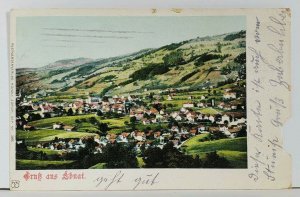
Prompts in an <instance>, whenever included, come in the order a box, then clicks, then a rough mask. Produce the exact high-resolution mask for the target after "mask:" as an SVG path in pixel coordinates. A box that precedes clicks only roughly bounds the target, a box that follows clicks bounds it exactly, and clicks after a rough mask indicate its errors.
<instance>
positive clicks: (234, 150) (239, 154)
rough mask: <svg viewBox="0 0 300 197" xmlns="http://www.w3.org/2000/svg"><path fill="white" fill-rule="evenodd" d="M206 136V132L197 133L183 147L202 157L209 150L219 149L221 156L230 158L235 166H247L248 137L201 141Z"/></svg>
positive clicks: (186, 150) (191, 153)
mask: <svg viewBox="0 0 300 197" xmlns="http://www.w3.org/2000/svg"><path fill="white" fill-rule="evenodd" d="M204 137H205V134H200V135H197V136H195V137H193V138H191V139H189V140H188V141H187V142H186V143H185V144H184V145H183V147H182V148H183V149H184V150H185V152H186V153H187V154H190V155H196V154H198V155H199V156H200V157H201V158H203V157H205V154H206V153H207V152H212V151H217V153H218V154H219V155H220V156H223V157H225V158H226V159H228V160H229V162H230V163H231V165H232V166H233V167H235V168H245V167H247V139H246V137H241V138H234V139H220V140H215V141H205V142H200V141H199V140H200V139H201V138H204Z"/></svg>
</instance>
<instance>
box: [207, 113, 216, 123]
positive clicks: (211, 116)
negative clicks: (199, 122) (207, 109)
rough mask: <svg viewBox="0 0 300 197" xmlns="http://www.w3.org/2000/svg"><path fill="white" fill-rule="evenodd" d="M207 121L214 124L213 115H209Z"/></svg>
mask: <svg viewBox="0 0 300 197" xmlns="http://www.w3.org/2000/svg"><path fill="white" fill-rule="evenodd" d="M208 120H210V121H211V122H212V123H214V122H215V117H214V116H213V115H210V116H209V117H208Z"/></svg>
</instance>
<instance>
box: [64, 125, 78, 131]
mask: <svg viewBox="0 0 300 197" xmlns="http://www.w3.org/2000/svg"><path fill="white" fill-rule="evenodd" d="M63 128H64V130H65V131H75V129H76V127H74V126H69V125H65V126H63Z"/></svg>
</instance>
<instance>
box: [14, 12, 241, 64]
mask: <svg viewBox="0 0 300 197" xmlns="http://www.w3.org/2000/svg"><path fill="white" fill-rule="evenodd" d="M245 29H246V17H244V16H185V17H182V16H180V17H178V16H177V17H176V16H175V17H174V16H173V17H170V16H143V17H141V16H140V17H136V16H131V17H124V16H122V17H121V16H43V17H41V16H36V17H18V18H17V30H16V35H17V37H16V38H17V43H16V46H17V49H16V58H17V61H16V63H17V68H37V67H42V66H46V65H48V64H50V63H53V62H55V61H58V60H62V59H73V58H80V57H84V58H92V59H100V58H107V57H114V56H118V55H124V54H128V53H133V52H137V51H139V50H142V49H146V48H158V47H161V46H164V45H167V44H171V43H175V42H181V41H184V40H188V39H192V38H196V37H204V36H211V35H219V34H223V33H229V32H235V31H240V30H245Z"/></svg>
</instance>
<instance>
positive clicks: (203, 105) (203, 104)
mask: <svg viewBox="0 0 300 197" xmlns="http://www.w3.org/2000/svg"><path fill="white" fill-rule="evenodd" d="M197 107H205V103H203V102H200V103H197Z"/></svg>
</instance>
